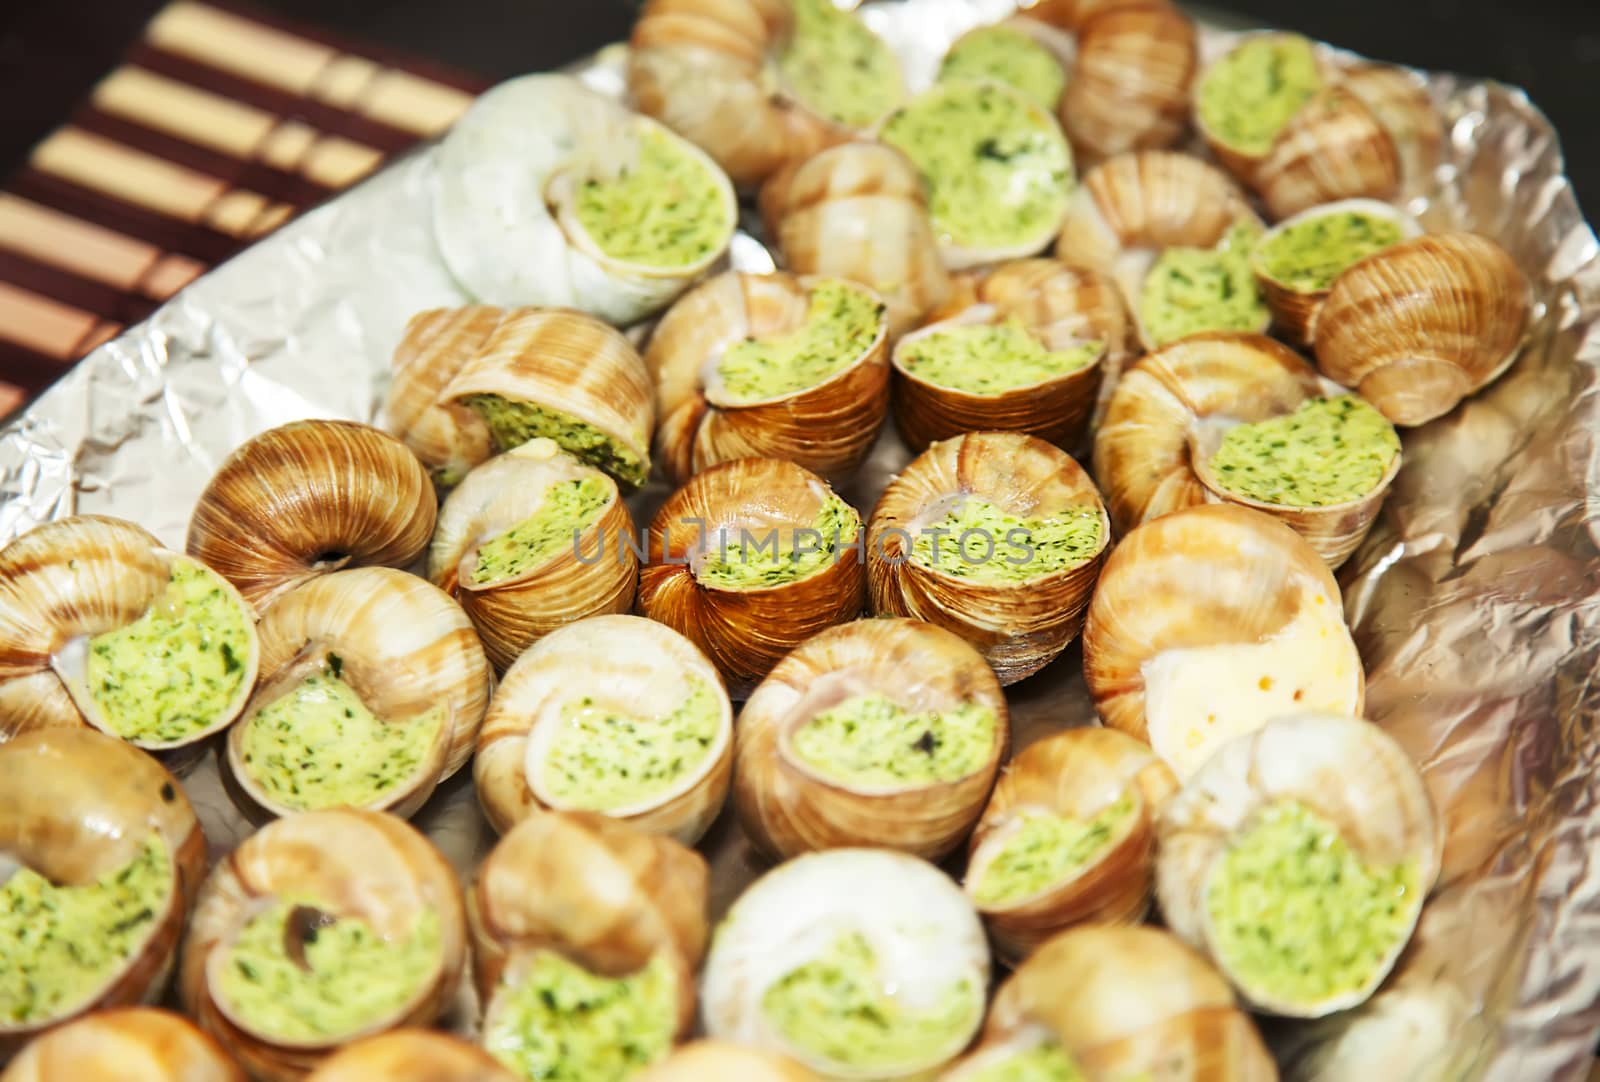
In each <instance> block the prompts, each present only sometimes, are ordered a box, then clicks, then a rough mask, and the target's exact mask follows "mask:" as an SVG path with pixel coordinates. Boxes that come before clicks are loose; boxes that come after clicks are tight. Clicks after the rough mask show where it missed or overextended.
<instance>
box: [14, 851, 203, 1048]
mask: <svg viewBox="0 0 1600 1082" xmlns="http://www.w3.org/2000/svg"><path fill="white" fill-rule="evenodd" d="M171 894H172V862H171V858H170V856H169V854H168V852H167V847H166V845H165V843H163V842H162V840H161V838H160V836H159V835H151V837H150V839H149V840H148V841H146V842H145V843H144V845H143V846H142V847H141V848H140V849H139V851H138V853H137V854H135V856H134V857H133V859H132V860H130V861H129V862H128V863H127V864H124V865H123V866H121V867H120V868H115V869H113V870H112V871H109V872H107V873H106V874H105V875H102V876H101V877H100V878H99V879H97V880H95V881H94V882H93V883H88V884H85V885H83V886H65V885H63V886H57V885H56V884H54V883H52V882H50V880H48V879H46V878H45V877H44V876H42V875H40V874H39V873H38V872H35V871H34V870H33V869H31V868H26V867H25V868H20V869H18V870H17V872H16V874H14V875H13V876H12V877H11V878H10V879H9V880H7V881H6V885H5V887H4V888H3V889H0V1018H3V1019H4V1020H5V1022H6V1023H7V1024H9V1025H18V1024H28V1023H33V1022H41V1021H44V1020H46V1019H49V1018H55V1017H59V1016H60V1015H62V1014H64V1013H67V1012H69V1011H72V1010H75V1009H77V1008H79V1007H81V1006H83V1005H84V1004H85V1003H86V1002H87V1000H88V999H89V997H91V996H93V995H94V994H95V993H97V992H98V991H100V989H101V988H103V987H104V986H105V985H106V983H107V982H108V981H110V980H111V979H112V978H113V977H114V976H116V975H117V974H118V973H120V972H121V971H122V969H123V968H124V967H125V966H127V965H128V963H129V962H131V961H132V960H133V958H134V956H135V955H136V954H137V953H138V951H139V949H140V948H141V947H143V946H144V944H145V942H146V940H148V939H149V937H150V935H151V933H152V932H153V931H154V930H155V929H156V926H157V924H158V922H159V920H160V917H161V914H162V912H163V911H165V909H166V907H167V901H168V899H169V897H170V896H171Z"/></svg>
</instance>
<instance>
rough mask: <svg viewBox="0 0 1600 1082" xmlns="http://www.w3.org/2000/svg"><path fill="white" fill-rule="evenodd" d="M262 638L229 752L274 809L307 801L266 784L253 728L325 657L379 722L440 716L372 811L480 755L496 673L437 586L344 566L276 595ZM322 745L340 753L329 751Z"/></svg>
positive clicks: (252, 791) (426, 791)
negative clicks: (408, 767)
mask: <svg viewBox="0 0 1600 1082" xmlns="http://www.w3.org/2000/svg"><path fill="white" fill-rule="evenodd" d="M260 638H261V674H262V680H261V684H260V686H259V688H258V689H257V691H256V694H255V697H254V698H253V700H252V701H251V704H250V706H249V708H248V709H246V711H245V713H244V715H243V716H242V718H241V720H240V721H239V723H238V724H236V725H234V726H233V728H232V729H230V730H229V731H228V742H227V755H226V758H227V764H228V770H229V772H230V773H231V774H232V776H233V778H234V780H236V781H237V782H238V784H239V786H240V787H241V788H242V789H243V790H244V792H245V794H246V795H247V796H248V797H249V798H250V800H251V801H253V802H254V803H255V804H256V805H257V806H259V807H261V808H264V809H265V810H267V811H268V812H270V813H272V814H273V815H290V814H292V813H294V812H296V811H303V810H306V807H307V805H306V804H304V803H300V802H298V801H293V800H290V799H288V798H287V797H286V796H285V795H284V794H283V793H282V792H281V791H280V790H278V789H275V788H273V787H271V786H268V785H266V784H264V783H263V781H262V780H261V778H260V776H259V773H258V767H257V765H253V764H252V763H250V762H249V761H247V759H246V756H247V755H248V754H249V752H248V749H249V744H248V741H247V734H248V733H249V731H250V726H251V724H252V722H253V721H254V720H255V717H256V715H257V713H258V712H260V711H261V710H263V709H264V708H266V707H268V706H271V705H272V704H273V703H275V702H277V701H279V700H280V699H281V698H282V697H283V696H285V695H291V694H293V693H294V690H295V688H296V687H297V686H298V685H300V684H301V682H302V681H304V680H305V679H306V678H307V677H308V676H310V675H312V674H316V673H322V672H323V671H324V668H325V666H331V665H335V664H336V665H337V670H336V671H334V672H333V675H334V677H335V678H337V679H341V680H343V681H344V682H345V683H346V684H348V685H349V687H350V689H351V690H352V691H354V692H355V693H356V695H357V696H358V697H359V698H360V699H361V701H362V703H363V704H364V705H365V706H366V707H367V709H369V710H370V711H371V712H372V713H373V714H374V715H375V716H376V717H377V718H378V720H379V721H380V722H382V723H383V724H386V725H417V724H423V723H424V718H427V717H429V716H430V715H433V714H435V713H437V712H442V714H443V718H442V720H441V721H440V724H439V730H438V734H437V736H436V737H435V738H434V739H433V741H432V742H431V743H430V744H429V746H428V748H427V751H426V753H425V754H424V756H423V758H422V759H421V761H420V762H419V763H418V764H417V766H416V768H415V770H414V771H413V772H412V774H411V776H410V777H409V778H405V779H401V780H400V781H398V782H397V784H395V785H394V786H393V787H392V788H391V789H390V790H388V791H386V792H383V793H380V794H379V795H377V796H376V797H375V799H374V800H373V801H372V802H371V803H370V804H367V805H366V807H368V808H369V809H371V810H373V811H390V812H393V813H394V814H396V815H399V816H402V817H404V816H409V815H411V814H413V813H414V812H415V811H416V810H417V809H418V808H420V807H422V805H423V804H424V803H425V802H426V801H427V799H428V797H429V796H431V795H432V794H433V790H434V788H435V786H437V785H438V784H439V783H440V782H441V781H444V780H445V779H446V778H449V777H452V776H453V775H454V774H455V773H456V772H457V771H459V770H460V769H461V768H462V767H464V766H466V764H467V760H468V759H470V758H471V757H472V749H473V746H474V744H475V743H476V741H477V736H478V727H479V726H480V725H481V724H482V723H483V715H484V713H485V711H486V710H487V709H488V707H489V690H490V685H491V683H492V681H493V674H492V673H491V672H490V670H489V663H488V660H487V658H485V657H484V652H483V647H482V646H481V645H480V644H479V642H478V637H477V635H476V634H474V632H473V630H472V624H471V622H470V621H468V619H467V617H466V614H465V613H464V612H462V611H461V607H460V606H459V605H457V604H456V603H455V602H454V601H452V600H451V599H450V596H449V595H448V594H446V593H445V592H444V591H442V590H440V589H439V588H438V587H436V586H432V585H430V584H429V583H428V582H426V581H425V580H423V579H420V578H418V577H417V576H415V575H410V574H407V573H406V572H404V571H396V570H395V569H393V568H388V567H361V568H352V569H350V570H348V571H337V572H335V573H334V574H332V575H324V576H322V577H320V578H316V579H313V580H311V581H310V582H308V583H306V584H305V585H304V586H301V587H300V588H298V589H296V590H294V591H292V592H290V593H288V594H285V595H284V596H283V597H281V598H279V599H278V600H277V601H276V602H275V603H274V604H273V606H272V607H271V608H270V609H268V610H267V612H266V615H265V616H263V617H262V620H261V625H260ZM331 658H337V659H338V661H337V663H335V662H334V661H332V660H331ZM308 739H309V738H308ZM317 753H318V754H319V755H328V756H330V757H332V756H334V755H335V754H336V753H335V751H334V749H332V748H318V749H317ZM318 765H322V766H326V765H327V764H326V763H321V764H318ZM291 769H292V768H291ZM341 803H343V802H342V801H341Z"/></svg>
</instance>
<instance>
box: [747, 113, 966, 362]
mask: <svg viewBox="0 0 1600 1082" xmlns="http://www.w3.org/2000/svg"><path fill="white" fill-rule="evenodd" d="M760 206H761V216H762V219H763V221H764V222H765V223H766V227H767V235H768V236H769V237H771V238H772V239H773V241H774V242H775V243H776V245H777V248H778V250H779V251H780V252H781V253H782V255H783V262H784V265H785V266H786V267H788V268H789V270H790V271H792V272H793V273H795V274H808V275H826V276H829V277H836V278H847V279H849V280H850V281H853V282H860V283H861V284H863V285H866V286H869V287H871V288H872V289H873V290H875V291H876V292H877V293H878V295H879V296H881V297H882V298H883V299H884V302H885V303H886V304H887V305H888V306H889V338H890V339H891V340H893V339H894V338H896V337H898V336H899V335H900V334H902V333H904V332H905V331H906V330H907V329H908V328H910V327H911V326H913V325H914V324H915V323H916V321H917V319H918V317H920V316H921V315H922V314H923V313H924V312H926V311H928V310H929V309H930V308H933V307H934V306H936V305H938V304H939V303H941V302H942V301H943V300H944V299H945V297H946V296H947V295H948V294H949V292H950V272H949V271H948V270H946V269H945V265H944V257H943V256H942V255H941V254H940V251H939V242H938V240H937V238H935V236H934V232H933V225H932V223H930V222H929V220H928V203H927V196H926V194H925V193H924V191H923V186H922V178H921V176H920V175H918V173H917V170H916V167H915V166H913V165H912V164H911V162H910V161H908V160H907V159H906V157H905V155H903V154H901V153H900V152H899V151H898V150H895V149H894V148H893V147H889V146H884V145H882V144H879V143H863V142H853V143H844V144H842V145H840V146H834V147H829V148H827V149H825V150H821V151H819V152H817V153H816V154H813V155H812V156H810V157H808V158H801V159H796V160H795V161H794V162H792V163H791V164H790V165H788V166H786V167H785V168H783V169H782V170H780V171H778V172H777V173H775V174H774V175H773V176H772V178H771V179H769V180H768V181H767V183H766V184H765V185H764V186H763V187H762V189H761V198H760Z"/></svg>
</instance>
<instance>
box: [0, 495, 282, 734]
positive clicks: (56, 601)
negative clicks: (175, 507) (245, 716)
mask: <svg viewBox="0 0 1600 1082" xmlns="http://www.w3.org/2000/svg"><path fill="white" fill-rule="evenodd" d="M176 558H177V557H176V554H175V553H172V552H168V551H167V550H166V549H165V548H164V547H162V545H161V543H160V542H159V541H157V540H156V539H155V538H154V537H152V536H151V535H150V534H149V533H147V532H145V530H144V529H142V528H141V527H139V526H135V525H134V524H133V523H131V522H124V521H123V520H122V519H115V518H103V517H100V516H96V515H80V516H73V517H71V518H65V519H57V520H55V521H53V522H46V523H43V524H42V525H39V526H36V527H34V528H33V529H32V530H29V531H28V532H27V533H25V534H23V535H22V536H21V537H18V538H17V539H16V540H15V541H12V542H11V543H10V544H9V545H7V546H5V548H4V549H0V583H3V584H4V586H3V587H0V718H3V719H4V722H3V724H0V741H4V740H6V739H9V738H11V737H13V736H15V735H17V734H18V733H23V732H29V731H32V730H37V729H43V728H54V727H67V728H75V727H78V726H83V725H93V726H94V727H95V728H97V729H99V730H101V731H102V732H105V733H107V734H109V735H111V736H118V734H117V733H116V732H115V731H114V730H113V729H112V728H111V724H110V722H109V720H108V719H107V718H106V717H105V716H104V712H103V711H102V710H101V708H100V706H99V705H98V704H97V703H96V702H95V700H94V696H93V695H92V694H91V693H90V690H89V685H88V654H87V645H88V641H89V639H91V638H92V637H94V636H96V635H100V634H104V633H105V632H108V631H115V630H117V629H118V628H122V627H126V626H127V625H129V624H131V623H133V622H134V621H136V620H138V619H139V618H140V617H142V616H144V615H145V614H146V613H147V612H149V611H150V609H151V607H152V606H154V605H157V604H160V603H161V601H162V598H163V596H164V594H165V592H166V590H167V585H168V582H169V580H170V578H171V568H172V561H173V560H174V559H176ZM216 581H217V582H218V584H219V585H220V586H221V587H222V588H223V589H224V590H225V592H226V593H227V594H229V595H230V600H231V601H232V603H233V604H234V605H236V606H237V607H239V608H240V609H242V610H244V612H245V613H246V614H247V615H248V616H249V619H250V622H249V624H248V626H247V631H246V634H247V636H248V640H249V642H248V646H247V651H246V656H245V657H244V658H242V659H240V660H241V664H242V666H243V669H242V672H241V674H240V681H239V688H238V690H237V692H236V693H235V694H234V696H233V698H232V700H231V701H230V702H228V703H227V704H226V705H225V706H224V707H223V709H222V710H221V711H219V712H218V713H217V715H216V716H215V717H214V718H213V719H212V720H211V722H210V724H208V725H207V726H205V727H204V728H202V729H197V730H195V731H194V732H193V733H191V734H190V735H189V736H187V737H183V738H181V739H178V740H169V741H161V740H154V739H144V740H135V741H131V743H135V744H137V745H139V746H140V747H144V748H149V749H151V750H167V749H172V748H178V747H182V746H185V745H194V744H198V743H199V742H201V741H203V740H205V739H206V738H207V737H209V736H210V735H211V734H213V733H215V732H218V731H219V730H221V729H223V728H225V727H226V726H227V725H228V723H229V722H231V721H232V720H233V719H234V718H235V717H237V716H238V714H239V711H240V710H242V709H244V704H245V700H246V699H248V698H249V697H250V689H251V687H252V686H253V685H254V684H255V678H256V667H257V662H258V659H259V656H260V651H259V649H258V644H257V641H256V634H255V627H254V620H255V610H254V609H252V608H251V607H250V605H249V603H248V602H247V601H245V599H244V598H243V597H241V596H240V595H239V593H238V591H236V590H235V589H234V588H233V586H232V585H231V584H230V583H228V582H227V581H226V580H225V579H221V578H218V579H217V580H216Z"/></svg>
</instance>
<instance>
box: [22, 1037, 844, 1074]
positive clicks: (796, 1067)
mask: <svg viewBox="0 0 1600 1082" xmlns="http://www.w3.org/2000/svg"><path fill="white" fill-rule="evenodd" d="M0 1082H3V1080H0ZM638 1082H818V1078H817V1076H816V1075H814V1074H812V1073H811V1072H810V1071H808V1070H807V1069H806V1068H804V1067H802V1066H801V1065H800V1064H798V1063H796V1062H795V1061H794V1060H792V1059H789V1058H787V1057H785V1056H780V1055H777V1054H775V1053H772V1052H768V1051H766V1050H764V1049H760V1048H747V1047H745V1046H744V1045H740V1044H732V1043H730V1042H728V1041H712V1040H699V1041H691V1042H689V1043H688V1044H686V1045H682V1046H681V1047H679V1048H678V1049H677V1050H676V1051H674V1052H673V1053H672V1054H671V1055H670V1056H668V1057H667V1058H666V1059H664V1060H661V1061H660V1062H659V1063H657V1064H656V1065H655V1066H653V1067H650V1068H648V1069H646V1070H645V1072H644V1073H643V1074H641V1075H639V1076H638Z"/></svg>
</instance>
